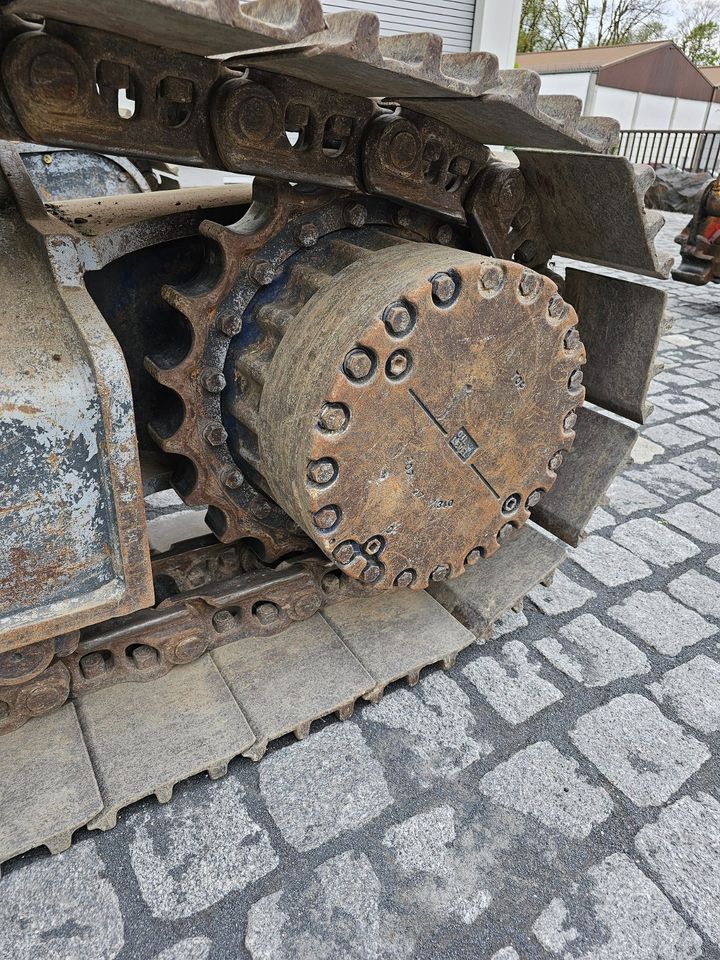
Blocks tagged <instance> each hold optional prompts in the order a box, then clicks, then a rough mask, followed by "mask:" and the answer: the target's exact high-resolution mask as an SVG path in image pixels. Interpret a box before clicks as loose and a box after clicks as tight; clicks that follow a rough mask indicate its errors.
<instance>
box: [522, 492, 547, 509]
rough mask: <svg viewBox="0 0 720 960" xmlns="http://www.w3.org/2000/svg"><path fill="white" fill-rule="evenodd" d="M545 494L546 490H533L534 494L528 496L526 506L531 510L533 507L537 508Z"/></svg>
mask: <svg viewBox="0 0 720 960" xmlns="http://www.w3.org/2000/svg"><path fill="white" fill-rule="evenodd" d="M544 493H545V491H544V490H540V489H538V490H533V492H532V493H531V494H530V495H529V496H528V498H527V500H526V501H525V506H526V507H527V508H528V510H530V509H531V508H532V507H536V506H537V505H538V504H539V503H540V500H541V498H542V495H543V494H544Z"/></svg>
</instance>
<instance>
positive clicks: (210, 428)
mask: <svg viewBox="0 0 720 960" xmlns="http://www.w3.org/2000/svg"><path fill="white" fill-rule="evenodd" d="M203 437H204V438H205V441H206V442H207V443H209V444H210V446H211V447H221V446H222V445H223V444H224V443H225V441H226V440H227V438H228V435H227V430H226V429H225V427H224V426H223V425H222V424H221V423H209V424H208V425H207V426H206V427H205V429H204V431H203Z"/></svg>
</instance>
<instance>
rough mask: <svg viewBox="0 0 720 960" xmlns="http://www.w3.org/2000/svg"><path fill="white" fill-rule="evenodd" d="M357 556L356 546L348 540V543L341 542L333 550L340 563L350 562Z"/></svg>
mask: <svg viewBox="0 0 720 960" xmlns="http://www.w3.org/2000/svg"><path fill="white" fill-rule="evenodd" d="M354 556H355V547H354V546H353V545H352V543H350V541H349V540H348V541H347V543H341V544H340V546H339V547H337V548H336V549H335V551H334V552H333V557H334V558H335V560H337V562H338V563H342V564H343V565H345V564H347V563H350V561H351V560H352V558H353V557H354Z"/></svg>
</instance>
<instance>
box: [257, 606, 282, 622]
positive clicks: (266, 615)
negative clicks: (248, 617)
mask: <svg viewBox="0 0 720 960" xmlns="http://www.w3.org/2000/svg"><path fill="white" fill-rule="evenodd" d="M253 612H254V614H255V616H256V617H257V619H258V620H259V621H260V623H261V624H262V625H263V626H264V627H269V626H270V624H271V623H275V621H276V620H277V619H278V616H279V615H280V611H279V610H278V608H277V607H276V606H275V604H274V603H258V604H257V605H256V607H255V609H254V611H253Z"/></svg>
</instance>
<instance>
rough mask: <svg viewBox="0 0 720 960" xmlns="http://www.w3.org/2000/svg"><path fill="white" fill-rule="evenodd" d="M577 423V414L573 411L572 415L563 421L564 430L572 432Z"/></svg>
mask: <svg viewBox="0 0 720 960" xmlns="http://www.w3.org/2000/svg"><path fill="white" fill-rule="evenodd" d="M576 423H577V414H576V413H575V411H574V410H571V411H570V413H569V414H568V415H567V416H566V417H565V419H564V420H563V430H572V429H574V427H575V424H576Z"/></svg>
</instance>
